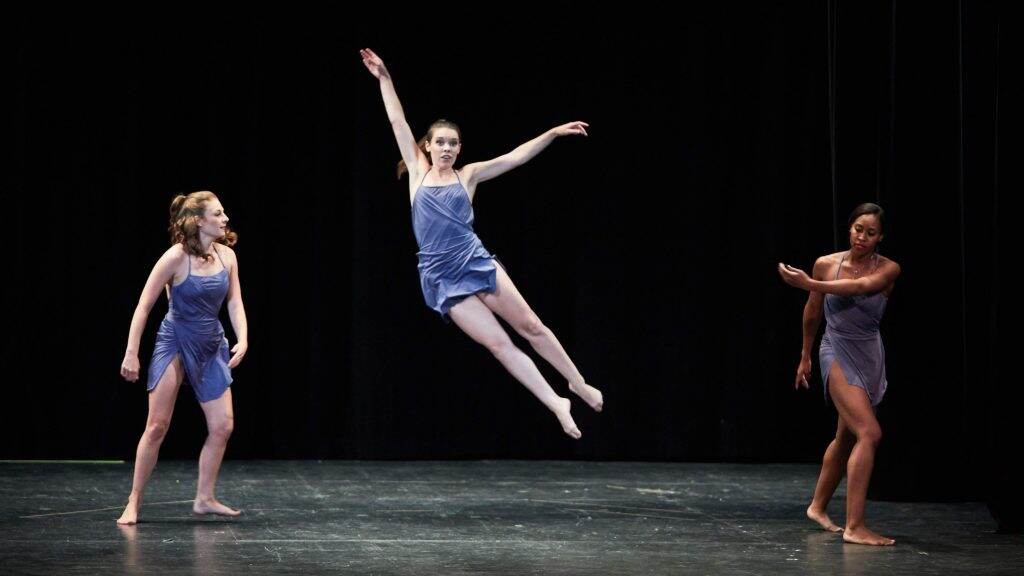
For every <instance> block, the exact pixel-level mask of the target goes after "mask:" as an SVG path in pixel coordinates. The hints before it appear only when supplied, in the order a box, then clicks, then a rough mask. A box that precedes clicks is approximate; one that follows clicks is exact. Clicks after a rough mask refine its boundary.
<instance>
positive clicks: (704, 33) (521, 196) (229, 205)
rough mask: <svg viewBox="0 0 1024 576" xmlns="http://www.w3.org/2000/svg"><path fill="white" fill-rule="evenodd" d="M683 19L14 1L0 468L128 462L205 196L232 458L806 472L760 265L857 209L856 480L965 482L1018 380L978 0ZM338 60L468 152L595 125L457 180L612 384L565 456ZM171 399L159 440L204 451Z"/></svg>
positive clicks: (779, 330) (995, 20)
mask: <svg viewBox="0 0 1024 576" xmlns="http://www.w3.org/2000/svg"><path fill="white" fill-rule="evenodd" d="M682 6H683V7H681V8H678V9H675V10H674V11H675V12H676V14H675V15H669V14H668V13H667V12H658V11H653V10H650V9H642V8H638V7H636V6H630V7H628V9H623V10H622V11H612V10H611V9H608V10H607V11H604V12H593V11H589V12H583V13H581V12H580V9H579V8H577V9H575V10H573V11H572V12H570V10H568V9H563V8H565V7H559V6H557V5H554V6H553V5H551V4H548V5H546V6H545V8H544V9H543V10H539V9H536V8H524V7H519V8H517V10H516V11H515V12H514V13H507V14H505V15H496V14H495V8H493V7H486V6H483V5H468V6H460V7H455V8H454V9H453V10H452V13H451V14H449V15H444V16H439V15H437V14H427V13H425V12H424V13H422V14H417V15H398V16H396V15H393V14H388V13H387V12H388V11H385V10H381V11H380V12H379V13H377V12H374V11H373V10H371V9H368V8H364V9H360V11H359V12H358V13H354V12H352V11H351V9H341V8H340V7H335V8H337V10H329V9H326V8H325V9H322V10H320V11H316V12H313V11H310V12H301V11H299V10H291V11H288V12H287V13H279V12H269V11H268V12H245V13H241V12H239V13H236V14H212V13H209V12H208V11H203V12H199V11H189V10H185V9H179V11H170V10H169V9H166V8H165V9H164V10H165V12H164V13H150V14H146V15H142V14H131V13H123V12H119V13H109V14H99V13H95V12H83V13H81V14H67V13H61V14H56V13H50V14H42V13H37V14H28V15H22V16H20V17H13V18H12V19H11V20H9V21H8V22H7V24H6V25H5V26H6V27H8V28H9V34H8V40H7V41H6V42H8V43H11V42H13V50H10V51H9V52H8V54H9V55H10V56H11V57H12V58H13V62H12V63H11V64H12V65H11V66H8V67H7V69H8V73H7V74H6V79H5V85H6V87H5V90H4V92H5V95H4V98H5V103H4V116H3V121H4V122H5V124H6V126H4V127H3V132H4V135H5V136H4V137H5V138H6V139H7V141H8V144H9V145H11V148H10V152H9V153H8V154H7V160H6V162H5V164H7V166H8V167H7V169H6V170H4V172H5V175H4V178H5V179H6V181H7V183H6V185H5V186H4V189H3V194H4V198H3V200H2V205H3V206H4V207H5V216H7V218H6V220H7V226H6V227H5V228H6V232H7V234H6V236H7V239H8V244H7V246H8V248H9V253H10V249H11V248H13V254H14V258H13V261H12V260H11V259H10V258H9V257H8V259H7V265H6V266H5V274H4V276H5V280H4V281H3V285H4V290H5V292H6V295H5V304H6V305H5V308H6V309H7V310H6V313H5V314H4V315H3V316H4V320H3V324H4V330H3V358H2V360H3V376H2V379H3V390H4V396H3V401H2V405H3V409H2V413H0V416H2V425H0V426H2V428H0V433H2V434H3V440H2V442H0V458H9V459H10V458H116V459H131V458H133V457H134V449H135V444H136V442H137V441H138V437H139V434H140V433H141V432H142V429H143V424H144V422H145V417H146V394H145V392H144V384H142V383H141V382H139V383H135V384H130V383H126V382H124V381H122V380H120V378H119V377H118V368H119V365H120V362H121V359H122V355H123V351H124V346H125V341H126V337H127V331H128V326H129V322H130V319H131V315H132V312H133V310H134V306H135V303H136V301H137V299H138V297H139V293H140V291H141V289H142V286H143V284H144V282H145V279H146V276H147V274H148V273H149V270H150V269H151V267H152V265H153V264H154V263H155V261H156V259H157V258H158V257H159V255H160V254H161V253H162V252H163V251H164V250H165V249H166V247H167V238H166V231H165V228H166V223H167V208H168V205H169V203H170V199H171V197H172V195H173V194H175V193H177V192H188V191H193V190H200V189H210V190H213V191H214V192H216V193H217V194H218V196H219V197H220V199H221V201H222V202H223V204H224V206H225V207H226V209H227V212H228V214H229V215H230V217H231V219H232V225H233V227H234V228H235V230H236V231H237V232H238V233H239V235H240V242H239V244H238V245H237V246H236V251H237V253H238V257H239V260H240V271H241V278H242V286H243V291H244V298H245V305H246V311H247V314H248V318H249V334H250V348H249V353H248V356H247V357H246V359H245V362H244V363H243V364H242V365H241V366H240V367H239V368H238V369H237V370H236V371H235V384H234V386H233V387H232V390H233V394H234V401H235V413H236V431H235V434H234V436H233V438H232V441H231V444H230V447H229V451H228V457H229V458H370V459H376V458H384V459H404V458H416V459H421V458H430V459H453V458H559V459H616V460H622V459H625V460H687V461H740V462H767V461H806V462H813V461H817V460H818V459H819V458H820V456H821V453H822V451H823V449H824V447H825V445H826V444H827V442H828V440H829V438H830V436H831V434H832V433H833V431H834V426H835V415H834V412H833V411H832V410H831V409H829V408H826V407H825V405H824V403H823V400H822V391H821V382H820V379H819V378H817V377H815V379H814V381H813V383H812V384H813V385H812V389H811V390H810V391H809V392H806V391H804V392H796V391H794V390H793V388H792V380H793V374H794V370H795V367H796V364H797V360H798V355H799V347H800V316H801V311H802V306H803V303H804V301H805V298H806V293H803V292H800V291H797V290H795V289H793V288H789V287H787V286H785V285H784V284H783V283H782V282H781V281H780V280H779V278H778V277H777V274H776V272H775V268H774V267H775V264H776V263H777V262H779V261H785V262H788V263H792V264H795V265H798V266H800V267H802V268H804V269H806V270H809V269H810V267H811V265H812V263H813V261H814V259H815V258H816V257H817V256H819V255H822V254H826V253H830V252H833V251H836V250H840V249H844V248H845V247H846V233H845V229H844V228H845V222H846V218H847V215H848V213H849V212H850V210H851V209H852V208H854V207H855V206H856V205H857V204H859V203H861V202H864V201H877V202H879V203H881V204H882V206H883V207H884V208H885V209H886V210H887V213H888V230H887V235H886V238H885V240H884V242H883V244H882V251H883V252H884V253H885V254H886V255H887V256H889V257H891V258H893V259H895V260H896V261H898V262H899V263H900V264H901V265H902V268H903V274H902V276H901V277H900V279H899V282H898V283H897V288H896V290H895V292H894V294H893V297H892V300H891V302H890V304H889V308H888V311H887V315H886V320H885V322H884V325H883V336H884V339H885V343H886V349H887V352H888V357H887V365H888V374H889V382H890V388H889V392H888V394H887V395H886V400H885V402H884V403H883V405H882V407H881V409H880V411H879V418H880V421H881V423H882V427H883V431H884V432H885V439H884V440H883V443H882V447H881V450H880V452H879V455H878V463H877V467H876V472H875V476H874V482H873V486H872V490H873V492H874V493H875V496H876V497H894V498H931V499H947V498H965V497H978V496H981V495H984V492H985V490H986V482H987V479H988V478H990V477H991V474H992V473H993V471H994V470H995V469H996V468H998V466H999V465H1001V464H1002V463H1005V462H1006V461H1007V453H1006V452H1005V451H1004V450H1005V449H1006V448H1007V443H1008V442H1009V440H1007V438H1010V436H1007V432H1008V431H1010V430H1012V429H1015V428H1016V426H1015V424H1016V421H1015V418H1016V410H1017V406H1016V399H1019V397H1020V393H1019V392H1016V390H1015V389H1014V387H1013V385H1011V384H1010V383H1009V382H1007V381H1006V380H1007V379H1009V378H1010V377H1011V375H1010V370H1011V368H1012V363H1011V362H1005V363H1002V364H1001V363H1000V360H1001V359H1005V360H1009V361H1012V353H1011V352H1010V351H1009V346H1008V344H1006V339H1007V338H1009V335H1008V333H1007V326H1008V324H1009V321H1008V320H1006V319H1005V312H1006V311H1007V310H1006V309H1007V308H1008V307H1009V306H1008V304H1009V301H1008V298H1009V292H1008V290H1009V289H1008V280H1007V272H1006V271H1004V270H1003V269H1001V268H1000V267H999V266H997V263H998V262H999V258H1000V256H1003V257H1004V258H1006V257H1007V256H1008V255H1009V254H1010V253H1011V252H1010V248H1009V244H1008V243H1007V239H1008V236H1007V234H1006V231H1007V227H1008V223H1007V217H1008V215H1007V210H1006V208H1005V201H1004V200H1001V199H1000V194H999V181H1000V165H999V162H998V158H999V153H998V151H999V148H1000V147H1001V144H1000V142H1001V138H1002V136H1001V135H1000V132H999V103H1000V101H1001V94H1003V92H1004V91H1005V82H1004V81H1003V77H1004V76H1005V74H1006V70H1007V68H1008V67H1007V66H1006V62H1005V60H1006V57H1005V55H1001V52H1000V37H1001V35H1005V34H1006V33H1007V31H1006V30H1005V29H1001V26H1003V28H1005V26H1006V25H1005V24H1001V21H1000V12H1001V11H1003V10H1004V8H1003V7H1002V6H1001V5H1000V4H999V3H997V2H970V1H967V0H963V1H958V2H953V1H942V2H930V3H917V2H915V3H904V2H902V1H895V0H893V1H890V2H877V3H875V2H871V3H862V2H852V1H845V0H844V1H839V0H832V1H831V2H820V1H817V0H809V1H805V2H786V3H782V2H750V3H747V2H724V3H715V7H697V6H698V5H693V6H686V5H682ZM424 8H427V7H426V6H424ZM364 46H370V47H372V48H374V49H375V50H376V51H377V52H378V54H380V55H381V56H382V57H383V58H384V60H385V62H386V63H387V65H388V67H389V69H390V70H391V72H392V75H393V77H394V78H395V82H396V85H397V88H398V93H399V96H400V97H401V98H402V102H403V104H404V106H405V111H406V114H407V117H408V119H409V122H410V124H411V125H412V127H413V130H414V131H415V132H416V133H417V134H420V133H422V132H423V131H425V129H426V127H427V126H428V125H429V123H430V122H431V121H433V120H434V119H436V118H440V117H444V118H449V119H452V120H454V121H456V122H458V123H459V124H460V126H461V128H462V131H463V138H464V142H465V144H464V147H463V152H462V155H461V156H460V164H464V163H467V162H472V161H477V160H483V159H487V158H490V157H493V156H496V155H499V154H502V153H504V152H506V151H508V150H510V149H511V148H513V147H514V146H516V145H518V144H520V143H522V142H524V141H526V140H528V139H530V138H533V137H534V136H536V135H538V134H539V133H541V132H543V131H545V130H546V129H548V128H550V127H551V126H554V125H557V124H561V123H564V122H567V121H570V120H576V119H582V120H586V121H588V122H589V123H590V125H591V128H590V137H589V138H587V139H569V138H567V139H561V140H559V141H556V142H555V143H554V144H553V145H552V146H550V147H549V148H548V149H547V150H546V151H544V152H543V153H542V154H541V155H540V156H538V157H537V158H535V159H534V160H533V161H532V162H530V163H529V164H528V165H527V166H524V167H522V168H520V169H517V170H515V171H513V172H511V173H509V174H507V175H505V176H503V177H501V178H499V179H497V180H495V181H492V182H488V183H486V184H484V185H482V186H481V187H480V189H479V193H478V195H477V197H476V200H475V211H476V217H477V232H478V233H479V235H480V237H481V238H482V240H483V241H484V244H485V245H486V246H487V247H488V248H489V249H490V250H491V251H492V252H494V253H496V254H497V255H498V256H499V257H500V258H501V259H502V261H503V262H504V263H505V264H506V266H507V268H508V270H509V273H510V275H511V277H512V278H513V280H514V281H515V282H516V283H517V285H518V287H519V289H520V291H521V292H522V293H523V294H524V296H525V297H526V299H527V300H528V301H529V302H530V304H531V305H532V306H533V308H534V309H535V310H536V311H537V312H538V314H539V315H540V317H541V318H542V319H543V320H544V321H545V323H546V324H547V325H548V326H550V327H551V328H552V329H553V330H554V331H555V333H556V334H557V335H558V337H559V338H560V340H561V341H562V343H563V344H564V345H565V347H566V349H567V350H568V351H569V353H570V355H571V356H572V358H573V359H574V361H575V362H576V364H577V365H578V366H579V367H580V370H581V371H582V372H583V374H584V375H585V376H586V377H587V379H588V381H589V382H591V383H592V384H594V385H595V386H598V387H600V388H601V389H602V390H603V391H604V394H605V399H606V410H605V412H604V413H603V414H601V415H599V416H596V415H594V414H593V413H592V412H590V411H589V409H587V407H586V406H585V405H584V404H583V403H582V402H579V401H576V402H574V406H575V410H574V415H575V417H576V421H577V423H578V424H579V426H580V428H581V430H582V431H583V433H584V436H583V439H582V440H581V441H578V442H574V441H572V440H570V439H568V438H567V437H565V436H564V435H563V434H562V432H561V431H560V428H559V427H558V425H557V422H556V420H555V418H554V417H553V416H551V415H550V414H549V413H548V412H547V411H546V410H545V409H544V408H543V407H542V406H541V405H540V404H539V403H538V402H537V401H536V400H535V399H534V398H533V397H532V396H531V395H530V394H529V393H528V392H526V391H525V389H523V388H522V387H521V386H520V385H519V384H517V383H516V382H515V381H514V380H513V379H512V378H511V376H509V375H507V374H506V373H505V372H504V370H503V369H502V368H501V367H500V365H499V364H498V363H497V362H495V361H494V359H493V358H492V357H491V356H490V355H489V354H488V353H487V352H486V351H485V350H484V349H483V348H481V347H479V346H477V345H476V344H474V343H472V342H471V341H470V340H469V339H468V337H466V336H465V335H463V334H462V333H461V332H460V331H459V330H458V329H457V328H455V327H454V326H451V325H446V324H445V323H443V322H442V321H441V320H440V319H439V318H438V316H437V315H436V314H435V313H434V312H433V311H431V310H430V309H428V308H427V307H426V306H425V305H424V303H423V299H422V296H421V294H420V291H419V283H418V277H417V273H416V257H415V252H416V245H415V240H414V238H413V235H412V229H411V225H410V218H409V205H408V196H407V185H406V183H405V182H404V181H402V182H399V181H396V180H395V176H394V166H395V163H396V161H397V160H398V159H399V156H398V150H397V147H396V146H395V144H394V142H393V138H392V136H391V132H390V130H389V126H388V124H387V122H386V116H385V113H384V108H383V105H382V104H381V101H380V93H379V90H378V87H377V83H376V81H375V80H374V79H373V78H372V77H371V76H370V75H369V74H368V73H367V72H366V70H365V69H364V68H363V66H362V64H361V62H360V58H359V55H358V53H357V50H358V49H359V48H361V47H364ZM1002 98H1003V99H1005V96H1002ZM1001 205H1003V207H1002V210H1000V207H1001ZM12 223H13V226H12ZM1000 240H1003V242H1002V243H1001V242H1000ZM12 241H13V246H12V244H11V243H10V242H12ZM165 310H166V302H165V301H164V300H161V302H159V303H158V304H157V306H156V307H155V308H154V310H153V311H152V313H151V315H150V318H149V324H148V328H147V331H146V334H145V336H144V338H143V342H142V353H141V354H140V358H141V359H142V361H143V368H144V369H145V367H146V365H147V363H148V362H147V360H148V356H149V354H150V352H151V350H152V342H153V338H154V334H155V330H156V326H157V324H158V323H159V321H160V319H161V318H162V316H163V314H164V312H165ZM223 318H224V324H225V326H226V327H227V328H228V330H229V333H230V324H229V322H228V320H227V314H226V312H225V313H224V314H223ZM514 339H515V340H516V341H517V342H518V343H520V344H521V345H522V346H523V347H524V348H528V345H527V344H526V343H525V342H523V341H522V340H520V339H518V337H514ZM232 343H233V338H232ZM530 353H531V354H532V351H530ZM534 357H535V358H537V360H538V364H539V365H540V366H541V369H542V371H543V372H544V374H545V375H547V376H548V377H549V379H550V381H551V382H552V384H553V385H554V386H555V388H556V390H559V391H565V388H564V383H563V382H562V381H561V379H560V378H559V377H558V374H557V373H556V372H555V371H554V370H553V369H551V368H550V367H549V366H547V365H546V364H544V363H543V361H542V360H540V359H539V357H537V356H536V355H534ZM815 370H817V356H816V355H815ZM182 394H183V396H182V398H181V399H180V401H179V403H178V406H177V409H176V413H175V417H174V420H173V422H172V426H171V433H170V434H169V436H168V438H167V440H166V441H165V443H164V447H163V449H162V453H161V456H163V457H165V458H167V457H184V458H191V457H195V455H197V454H198V451H199V447H200V444H201V442H202V438H203V436H204V434H205V429H204V425H203V423H202V416H201V412H200V410H199V408H198V406H197V405H196V403H195V402H194V400H193V397H192V393H191V390H190V389H189V388H188V387H187V385H186V386H183V388H182ZM574 398H575V397H574ZM1018 434H1019V433H1018ZM1010 446H1012V448H1011V450H1013V451H1012V452H1010V453H1009V454H1010V455H1012V454H1014V453H1017V454H1019V448H1017V445H1015V444H1010ZM1011 459H1012V458H1011Z"/></svg>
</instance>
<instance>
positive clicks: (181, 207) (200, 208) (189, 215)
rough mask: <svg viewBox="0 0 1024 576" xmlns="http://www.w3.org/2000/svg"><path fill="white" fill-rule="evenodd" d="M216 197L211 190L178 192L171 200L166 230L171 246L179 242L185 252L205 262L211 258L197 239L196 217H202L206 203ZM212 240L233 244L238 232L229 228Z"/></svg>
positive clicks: (228, 244)
mask: <svg viewBox="0 0 1024 576" xmlns="http://www.w3.org/2000/svg"><path fill="white" fill-rule="evenodd" d="M216 199H217V197H216V196H215V195H214V194H213V192H208V191H205V190H203V191H200V192H192V193H191V194H188V195H185V194H178V195H177V196H175V197H174V200H171V225H170V226H169V227H168V228H167V231H168V232H170V235H171V245H172V246H173V245H175V244H181V245H182V247H183V248H184V249H185V253H187V254H191V255H193V256H198V257H199V258H202V259H203V260H204V261H206V262H210V261H212V260H213V256H212V255H210V254H207V253H206V252H204V251H203V244H202V242H200V240H199V224H198V223H197V217H199V218H202V217H203V216H204V215H205V214H206V205H207V204H208V203H209V202H210V201H211V200H216ZM214 242H218V243H220V244H223V245H225V246H234V245H235V243H236V242H238V234H235V233H234V232H232V231H231V229H230V228H229V229H227V230H225V232H224V235H223V236H221V237H220V238H217V239H216V240H214Z"/></svg>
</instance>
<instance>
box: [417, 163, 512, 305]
mask: <svg viewBox="0 0 1024 576" xmlns="http://www.w3.org/2000/svg"><path fill="white" fill-rule="evenodd" d="M428 172H429V171H428ZM458 176H459V174H458V172H456V173H455V177H456V178H458ZM426 177H427V175H426V174H423V179H426ZM412 228H413V231H414V232H415V233H416V243H417V244H419V247H420V251H419V252H417V253H416V256H417V257H418V258H419V266H418V268H419V271H420V288H421V289H422V290H423V298H424V300H426V301H427V306H430V307H431V308H433V309H434V310H436V311H437V312H438V313H440V314H441V316H442V317H447V316H448V311H449V310H450V309H451V307H452V306H454V305H455V304H457V303H458V302H459V301H460V300H462V299H463V298H465V297H466V296H470V295H472V294H476V293H477V292H494V291H495V290H496V289H497V270H496V268H495V266H494V256H492V255H491V253H490V252H488V251H487V249H486V248H484V245H483V243H482V242H480V238H478V237H477V235H476V233H475V232H473V206H472V204H470V201H469V192H468V191H466V188H465V187H464V186H463V185H462V180H461V179H460V180H459V181H458V182H456V183H454V184H448V185H446V186H424V185H423V180H420V187H419V188H417V189H416V196H415V197H414V198H413V201H412Z"/></svg>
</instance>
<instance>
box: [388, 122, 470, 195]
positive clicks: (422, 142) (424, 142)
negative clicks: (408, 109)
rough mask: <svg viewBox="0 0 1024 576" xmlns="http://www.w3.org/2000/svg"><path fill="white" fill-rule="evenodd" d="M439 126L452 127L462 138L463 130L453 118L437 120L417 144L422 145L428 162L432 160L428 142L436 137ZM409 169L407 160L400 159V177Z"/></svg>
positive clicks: (421, 148) (460, 138) (421, 147)
mask: <svg viewBox="0 0 1024 576" xmlns="http://www.w3.org/2000/svg"><path fill="white" fill-rule="evenodd" d="M438 128H451V129H452V130H455V133H456V134H458V135H459V140H462V130H459V127H458V126H456V125H455V122H452V121H451V120H445V119H444V118H441V119H439V120H437V121H436V122H434V123H433V124H431V125H430V129H429V130H427V135H426V136H424V137H423V138H420V141H419V142H417V143H416V145H417V146H419V147H420V150H422V151H423V154H424V155H426V157H427V162H430V154H427V142H430V139H431V138H433V137H434V130H437V129H438ZM408 171H409V167H408V166H406V165H405V160H399V161H398V179H399V180H401V179H402V174H405V173H406V172H408Z"/></svg>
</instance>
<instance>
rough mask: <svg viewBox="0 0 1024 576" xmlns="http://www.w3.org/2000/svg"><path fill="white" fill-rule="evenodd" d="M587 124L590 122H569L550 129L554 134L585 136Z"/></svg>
mask: <svg viewBox="0 0 1024 576" xmlns="http://www.w3.org/2000/svg"><path fill="white" fill-rule="evenodd" d="M588 126H590V124H587V123H586V122H580V121H576V122H569V123H568V124H562V125H561V126H555V127H554V128H552V129H551V133H552V134H554V135H555V136H586V135H587V127H588Z"/></svg>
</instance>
